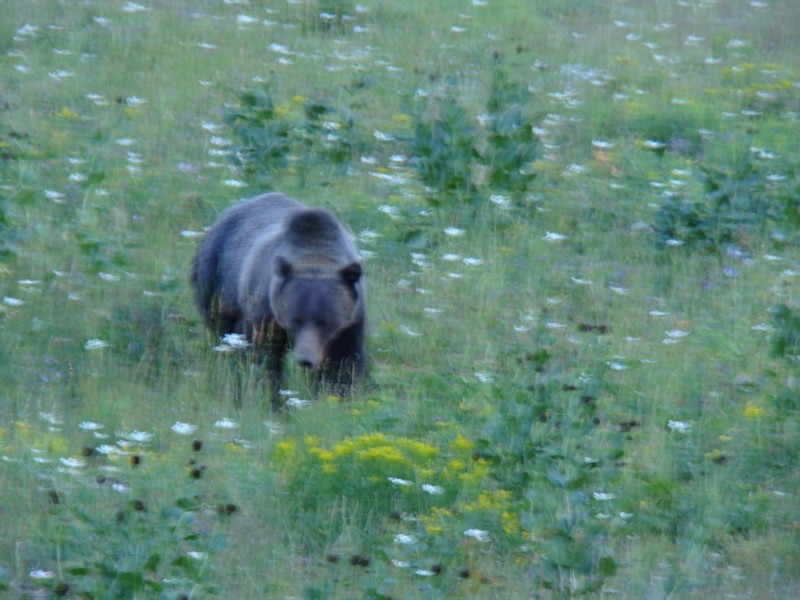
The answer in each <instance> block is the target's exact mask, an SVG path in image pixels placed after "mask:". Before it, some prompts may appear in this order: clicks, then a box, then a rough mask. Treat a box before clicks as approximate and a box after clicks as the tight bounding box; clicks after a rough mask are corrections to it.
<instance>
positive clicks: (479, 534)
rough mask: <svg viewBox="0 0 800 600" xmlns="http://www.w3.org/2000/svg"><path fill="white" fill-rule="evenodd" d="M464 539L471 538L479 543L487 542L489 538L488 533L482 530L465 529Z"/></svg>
mask: <svg viewBox="0 0 800 600" xmlns="http://www.w3.org/2000/svg"><path fill="white" fill-rule="evenodd" d="M464 535H465V536H466V537H471V538H473V539H476V540H478V541H479V542H488V541H489V540H490V539H491V538H490V537H489V532H488V531H484V530H483V529H467V530H466V531H465V532H464Z"/></svg>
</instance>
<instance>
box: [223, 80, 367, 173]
mask: <svg viewBox="0 0 800 600" xmlns="http://www.w3.org/2000/svg"><path fill="white" fill-rule="evenodd" d="M224 117H225V122H226V123H227V124H228V125H229V126H230V128H231V129H232V130H233V133H234V134H235V136H236V138H237V140H238V143H235V144H234V145H232V146H231V147H230V148H229V151H230V154H231V159H232V160H233V161H234V163H236V164H237V165H238V166H240V167H242V169H243V170H244V172H245V174H246V175H247V176H249V177H252V178H253V179H254V180H255V182H256V183H259V184H266V183H270V182H271V180H272V179H273V177H274V176H275V175H276V174H277V173H279V172H283V171H286V170H289V171H290V172H293V173H294V174H295V175H297V178H298V180H299V182H300V185H301V186H304V185H305V184H306V182H307V179H308V177H309V176H310V174H311V170H312V167H318V168H326V167H328V168H330V167H332V168H333V170H335V171H338V172H340V173H344V172H346V170H347V167H348V165H349V164H350V162H351V161H352V159H353V158H354V157H355V156H358V155H359V153H360V148H361V146H362V144H363V141H362V136H361V134H360V132H359V130H358V127H357V124H356V118H355V115H354V113H352V112H351V111H349V110H346V109H344V108H339V107H336V106H334V105H333V104H331V103H330V102H329V101H327V100H325V99H316V100H307V99H305V98H300V97H296V98H294V99H293V100H292V101H291V102H284V103H282V104H280V105H276V103H275V100H274V97H273V93H272V91H271V87H270V86H269V85H265V86H264V87H262V88H259V89H256V90H245V91H242V92H241V93H240V94H239V103H238V105H237V106H236V107H234V108H228V109H226V110H225V111H224Z"/></svg>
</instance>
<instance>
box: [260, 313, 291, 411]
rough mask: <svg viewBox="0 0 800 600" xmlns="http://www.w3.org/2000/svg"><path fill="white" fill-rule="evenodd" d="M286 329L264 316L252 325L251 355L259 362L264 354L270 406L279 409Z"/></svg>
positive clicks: (280, 404) (280, 405)
mask: <svg viewBox="0 0 800 600" xmlns="http://www.w3.org/2000/svg"><path fill="white" fill-rule="evenodd" d="M286 346H287V336H286V331H285V330H284V329H283V328H282V327H280V326H279V325H278V324H277V323H276V322H275V320H274V319H270V318H268V317H265V318H264V320H263V321H262V323H261V325H260V326H256V325H253V356H254V360H255V361H256V362H257V363H258V364H261V362H262V361H263V360H264V355H265V354H266V360H267V378H268V385H269V388H270V389H269V393H270V401H271V402H272V408H273V409H275V410H280V409H281V408H282V403H281V399H280V394H279V392H280V389H281V383H282V381H283V355H284V354H285V353H286Z"/></svg>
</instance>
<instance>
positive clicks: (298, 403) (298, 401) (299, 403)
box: [286, 398, 311, 408]
mask: <svg viewBox="0 0 800 600" xmlns="http://www.w3.org/2000/svg"><path fill="white" fill-rule="evenodd" d="M286 406H289V407H291V408H308V407H309V406H311V401H310V400H303V399H302V398H288V399H287V400H286Z"/></svg>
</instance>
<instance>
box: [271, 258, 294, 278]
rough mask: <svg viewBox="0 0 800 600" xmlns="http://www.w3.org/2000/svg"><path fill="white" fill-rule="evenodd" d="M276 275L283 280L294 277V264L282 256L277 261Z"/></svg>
mask: <svg viewBox="0 0 800 600" xmlns="http://www.w3.org/2000/svg"><path fill="white" fill-rule="evenodd" d="M275 275H277V276H278V277H281V278H282V279H288V278H289V277H291V275H292V263H290V262H289V261H288V260H286V259H285V258H284V257H282V256H278V257H277V258H276V259H275Z"/></svg>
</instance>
